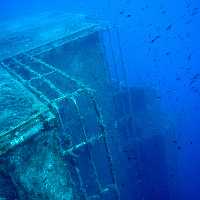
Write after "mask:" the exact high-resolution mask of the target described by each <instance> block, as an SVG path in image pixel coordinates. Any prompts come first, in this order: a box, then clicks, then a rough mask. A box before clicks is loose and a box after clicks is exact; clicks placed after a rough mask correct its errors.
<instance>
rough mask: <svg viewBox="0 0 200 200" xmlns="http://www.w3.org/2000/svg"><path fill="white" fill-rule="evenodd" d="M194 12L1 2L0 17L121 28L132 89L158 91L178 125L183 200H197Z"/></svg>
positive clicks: (198, 97) (86, 0) (198, 94)
mask: <svg viewBox="0 0 200 200" xmlns="http://www.w3.org/2000/svg"><path fill="white" fill-rule="evenodd" d="M196 8H199V9H200V1H197V0H191V1H187V0H169V1H164V0H163V1H161V0H160V1H155V0H151V1H147V0H146V1H145V0H143V1H141V0H140V1H139V0H123V1H122V0H110V1H104V0H102V1H97V0H93V1H91V0H65V1H64V0H56V1H54V0H37V1H35V0H34V1H33V0H26V1H25V0H1V1H0V17H1V16H3V17H6V18H17V17H22V16H27V15H31V14H37V13H43V12H47V11H50V12H68V13H76V14H86V15H89V16H92V17H94V18H96V19H97V20H101V21H108V22H109V23H110V24H111V25H112V24H117V25H118V26H119V30H120V37H121V42H122V50H123V56H124V61H125V66H126V68H127V74H128V83H129V85H131V86H145V85H149V84H150V85H153V86H154V87H156V89H157V93H158V96H159V97H161V98H160V103H161V104H162V106H163V107H164V108H165V110H166V111H167V112H168V113H169V115H171V117H172V118H173V119H174V120H175V121H176V123H177V124H180V125H179V126H178V125H177V130H176V134H177V137H178V139H177V142H178V145H179V146H180V147H181V149H177V151H178V159H179V160H178V163H179V173H180V187H181V200H199V199H200V189H199V188H200V169H199V166H200V156H199V155H200V147H199V144H200V81H199V80H200V79H199V78H200V75H199V76H197V78H196V79H194V78H193V77H194V76H195V75H197V74H200V69H199V63H200V46H199V45H200V35H199V31H200V26H199V25H200V15H199V9H196ZM195 12H197V13H195ZM192 78H193V79H192ZM193 80H195V81H194V82H192V81H193Z"/></svg>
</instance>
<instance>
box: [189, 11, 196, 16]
mask: <svg viewBox="0 0 200 200" xmlns="http://www.w3.org/2000/svg"><path fill="white" fill-rule="evenodd" d="M197 13H198V12H194V13H192V14H191V15H190V16H193V15H196V14H197Z"/></svg>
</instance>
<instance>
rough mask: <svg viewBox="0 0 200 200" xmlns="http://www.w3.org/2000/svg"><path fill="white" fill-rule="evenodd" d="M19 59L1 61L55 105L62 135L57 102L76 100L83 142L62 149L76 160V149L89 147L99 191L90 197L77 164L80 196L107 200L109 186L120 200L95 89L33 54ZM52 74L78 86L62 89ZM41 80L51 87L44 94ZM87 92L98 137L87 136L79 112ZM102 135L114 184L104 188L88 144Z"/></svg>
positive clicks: (26, 84)
mask: <svg viewBox="0 0 200 200" xmlns="http://www.w3.org/2000/svg"><path fill="white" fill-rule="evenodd" d="M20 58H21V59H20V61H19V60H17V57H12V58H10V59H6V60H5V61H2V62H1V66H2V68H3V69H4V70H6V71H8V72H9V73H10V74H11V75H12V76H14V77H15V78H17V79H18V81H20V82H21V83H22V84H23V85H24V86H25V87H27V88H28V89H29V90H30V91H31V92H32V93H34V94H35V95H36V97H38V98H39V99H40V100H41V101H43V102H44V105H45V106H47V107H50V108H53V110H54V111H55V113H56V115H57V117H58V120H59V122H60V126H61V127H62V131H63V134H64V132H65V127H64V125H63V119H62V117H61V115H60V111H59V106H58V105H57V104H58V103H59V102H61V101H66V100H70V101H72V102H73V104H74V106H75V109H76V112H77V115H78V119H79V123H80V127H81V131H82V134H83V138H84V141H83V142H81V143H80V144H77V145H75V146H71V148H69V149H68V150H66V151H64V150H63V154H65V155H67V154H69V155H70V156H72V157H73V159H76V158H75V156H74V154H73V150H75V149H78V148H79V147H81V146H86V149H87V154H88V157H89V160H90V165H91V168H92V171H93V176H94V182H95V185H96V189H97V194H95V195H93V196H90V197H87V194H86V191H84V190H83V189H82V183H81V177H80V174H79V173H77V167H76V165H75V164H74V169H75V171H76V173H75V174H76V176H77V179H78V180H79V181H78V182H79V184H80V191H81V196H82V197H81V198H84V199H95V198H100V199H104V197H103V194H104V193H105V192H107V191H108V190H110V189H114V193H115V197H116V199H119V191H118V187H117V184H116V178H115V174H114V169H113V161H112V157H111V154H110V150H109V147H108V141H107V133H106V130H105V125H104V123H103V119H102V116H101V114H100V111H99V108H98V105H97V102H96V100H95V97H94V94H93V89H91V88H90V87H88V86H85V85H84V84H83V83H82V82H80V81H78V80H76V79H74V78H72V77H70V76H69V75H67V74H66V73H64V72H62V71H61V70H60V69H57V68H55V67H53V66H51V65H49V64H47V63H45V62H43V61H42V60H40V59H37V58H35V57H33V56H30V55H29V54H26V53H23V54H22V55H20ZM30 61H31V62H30ZM28 62H29V65H27V63H28ZM30 63H31V65H30ZM36 64H40V65H41V66H42V67H43V68H46V69H48V72H47V73H42V74H40V73H38V72H36V71H35V70H34V66H35V65H36ZM18 69H20V70H18ZM23 72H24V73H25V74H26V78H27V77H29V79H26V80H25V79H24V77H23V76H24V74H23ZM27 73H28V74H29V75H28V76H27ZM52 74H53V75H54V77H56V76H57V75H61V76H62V77H64V78H65V79H66V80H68V81H70V83H71V84H72V85H73V84H74V85H75V86H76V87H77V88H78V89H77V90H75V91H73V92H71V93H65V92H63V91H62V89H61V88H58V87H56V86H55V85H54V84H53V83H52V82H51V80H50V79H48V78H49V76H50V75H52ZM42 81H43V82H44V83H45V84H47V85H48V87H49V90H50V91H49V92H48V93H46V94H44V93H45V90H46V89H44V88H43V87H37V86H40V84H41V82H42ZM84 92H86V93H88V94H89V96H90V99H91V101H92V104H93V106H94V110H95V112H96V116H97V120H98V123H99V127H100V130H101V133H100V134H96V136H95V137H92V138H88V137H87V135H86V131H85V127H84V125H83V121H82V117H81V114H80V111H79V106H78V103H77V101H76V97H77V96H78V95H79V94H80V93H84ZM52 93H55V98H54V99H52ZM100 138H103V142H104V146H105V151H106V156H107V159H108V165H109V168H110V172H111V176H112V181H113V184H111V185H108V186H107V187H106V188H104V189H102V188H101V185H100V183H99V180H98V175H97V170H96V166H95V164H94V161H93V155H92V153H91V152H90V149H89V146H88V144H89V143H90V144H93V145H94V143H95V141H98V140H99V139H100ZM71 145H72V144H71Z"/></svg>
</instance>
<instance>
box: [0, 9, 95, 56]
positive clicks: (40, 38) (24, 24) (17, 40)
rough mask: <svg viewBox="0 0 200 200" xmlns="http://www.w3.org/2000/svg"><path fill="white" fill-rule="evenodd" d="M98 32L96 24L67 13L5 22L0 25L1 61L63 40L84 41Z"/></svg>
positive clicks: (45, 14) (47, 14)
mask: <svg viewBox="0 0 200 200" xmlns="http://www.w3.org/2000/svg"><path fill="white" fill-rule="evenodd" d="M96 28H97V26H96V25H95V24H93V23H88V22H87V23H86V21H85V16H84V15H78V14H77V15H72V14H67V13H64V14H63V13H62V14H59V13H54V14H52V13H43V14H39V15H37V16H31V17H26V18H22V19H18V20H10V21H5V22H2V23H1V24H0V60H3V59H5V58H9V57H12V56H14V55H18V54H20V53H23V52H26V51H29V50H31V49H35V48H37V47H39V46H43V45H46V44H48V43H51V42H53V41H56V40H59V39H62V38H66V37H70V39H74V38H76V37H81V35H84V34H85V32H87V30H89V31H92V30H95V29H96ZM68 39H69V38H68ZM51 47H52V46H51ZM40 50H41V49H40Z"/></svg>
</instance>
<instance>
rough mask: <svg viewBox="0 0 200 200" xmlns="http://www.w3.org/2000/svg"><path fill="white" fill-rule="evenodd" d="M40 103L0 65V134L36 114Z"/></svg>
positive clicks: (39, 110)
mask: <svg viewBox="0 0 200 200" xmlns="http://www.w3.org/2000/svg"><path fill="white" fill-rule="evenodd" d="M42 109H43V105H42V103H41V102H40V101H39V100H38V99H36V97H35V96H34V95H33V94H32V93H31V92H29V91H28V90H27V89H26V88H25V87H24V86H23V85H22V84H21V83H19V82H18V81H17V80H16V79H14V78H13V77H12V76H11V75H10V74H8V73H7V72H6V71H5V70H3V69H2V68H1V67H0V136H3V135H4V134H5V133H6V132H8V131H10V130H12V129H14V128H15V127H17V126H19V125H20V124H22V123H23V122H25V121H27V120H29V119H30V118H31V117H33V116H34V115H37V114H38V113H39V112H41V111H42Z"/></svg>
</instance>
